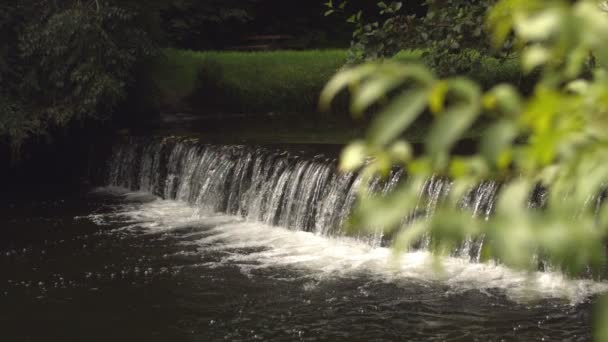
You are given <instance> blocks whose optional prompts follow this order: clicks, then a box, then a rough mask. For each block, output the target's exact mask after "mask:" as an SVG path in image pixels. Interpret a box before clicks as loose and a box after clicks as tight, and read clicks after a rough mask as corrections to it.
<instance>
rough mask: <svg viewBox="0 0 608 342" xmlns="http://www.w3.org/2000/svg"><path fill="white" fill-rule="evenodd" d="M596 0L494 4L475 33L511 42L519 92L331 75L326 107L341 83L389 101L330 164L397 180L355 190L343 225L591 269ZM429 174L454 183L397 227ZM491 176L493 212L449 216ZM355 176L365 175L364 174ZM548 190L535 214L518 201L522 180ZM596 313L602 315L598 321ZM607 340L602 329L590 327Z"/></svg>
mask: <svg viewBox="0 0 608 342" xmlns="http://www.w3.org/2000/svg"><path fill="white" fill-rule="evenodd" d="M606 10H608V5H607V4H606V2H602V3H600V5H599V6H598V2H597V1H587V0H581V1H576V2H571V1H559V0H556V1H548V0H547V1H543V0H525V1H524V0H499V1H498V2H497V3H496V5H494V6H493V7H492V8H491V9H490V11H489V12H488V15H487V16H486V17H485V21H486V25H487V26H486V27H487V28H488V33H489V38H490V39H491V42H492V44H493V46H494V47H496V48H501V47H502V46H503V45H504V44H505V42H506V41H507V40H508V39H513V43H514V45H513V46H514V48H515V49H516V52H517V53H518V54H519V56H520V58H521V68H522V70H523V71H524V72H526V73H530V72H533V71H536V72H538V73H539V75H540V76H539V78H538V80H537V82H536V84H535V85H534V87H533V91H532V92H531V93H530V94H526V95H524V94H521V93H520V92H519V91H518V89H517V88H515V87H514V86H512V85H510V84H498V85H495V86H494V87H493V88H492V89H490V90H488V91H486V92H483V91H482V90H481V88H480V86H479V85H477V84H476V83H475V82H473V81H471V80H469V79H466V78H464V77H458V76H457V77H451V78H447V79H440V78H437V77H436V76H435V75H434V74H433V73H432V72H431V71H430V70H429V69H428V68H426V67H424V66H421V65H413V64H399V63H395V62H390V61H384V62H374V63H368V64H363V65H360V66H357V67H354V68H351V69H347V70H344V71H342V72H340V73H339V74H338V75H336V76H335V77H334V79H333V80H332V81H330V83H329V84H328V85H327V87H326V89H325V90H324V93H323V94H322V103H323V104H324V105H325V106H327V105H328V104H329V102H330V100H331V98H333V97H334V96H335V95H336V94H337V93H338V92H339V91H340V90H341V89H343V88H344V87H346V86H348V87H349V89H352V90H353V97H352V105H353V108H354V112H355V114H361V113H362V112H363V111H364V110H365V109H366V108H368V107H369V106H370V105H372V104H374V103H376V102H378V101H380V100H381V99H383V98H384V97H386V96H389V98H390V100H389V103H388V104H387V105H386V106H385V107H384V109H383V110H381V112H380V113H379V114H378V116H377V117H375V119H374V121H373V123H372V124H371V127H370V128H369V131H368V134H367V137H366V140H362V141H356V142H354V143H352V144H350V145H349V146H348V147H347V148H345V150H344V151H343V154H342V157H341V164H340V166H341V168H342V169H343V170H359V171H360V172H362V174H363V175H365V176H366V179H367V180H368V181H369V180H371V179H372V178H373V177H376V176H380V177H382V176H384V175H386V174H387V173H388V172H389V171H390V168H391V167H392V166H393V165H401V166H402V167H403V168H405V169H406V170H407V171H408V173H409V175H410V180H409V181H408V182H406V183H403V184H401V185H400V186H399V187H398V188H397V189H396V190H395V192H394V193H392V194H390V195H388V196H385V197H383V196H379V195H374V194H369V193H368V191H367V188H366V187H365V186H363V187H362V188H361V190H360V196H359V199H358V203H357V205H356V208H355V211H354V215H353V217H352V219H351V224H352V226H353V227H355V228H357V229H362V230H366V229H376V228H377V227H381V228H382V229H384V230H385V231H386V232H390V233H392V234H394V235H395V236H396V238H395V240H394V241H395V245H396V247H397V248H398V249H408V248H410V247H411V246H412V245H413V244H415V243H416V241H418V240H419V239H421V238H422V237H424V236H429V237H431V239H432V243H431V248H432V250H433V252H434V253H436V254H439V255H441V254H447V253H449V252H450V251H451V250H453V249H454V247H456V246H458V245H460V244H462V243H464V242H465V240H466V239H469V238H473V239H475V238H482V237H485V243H484V245H483V250H482V255H484V258H485V259H486V260H487V259H489V258H493V259H495V260H498V261H500V262H502V263H504V264H506V265H508V266H511V267H515V268H519V269H527V270H535V269H536V268H537V267H538V266H537V263H536V261H535V260H537V258H536V256H541V257H542V258H543V259H545V260H546V261H547V262H549V263H550V264H551V265H553V266H554V267H559V268H561V269H562V270H564V271H565V272H566V273H568V274H570V275H573V276H577V275H581V274H586V273H589V272H591V274H594V275H595V276H597V277H602V276H603V271H604V267H605V265H606V253H605V242H606V237H607V234H608V212H607V211H606V210H605V209H604V210H598V207H599V208H601V207H602V204H603V198H604V195H603V194H602V189H603V188H604V187H605V184H606V182H607V181H608V163H607V161H608V135H607V134H606V128H607V126H606V125H607V123H608V111H607V110H606V108H608V73H607V70H606V67H607V66H608V46H606V44H605V40H606V39H607V38H608V14H607V13H606ZM428 113H432V115H433V124H432V126H431V127H430V130H429V132H428V135H427V137H426V141H425V149H424V152H423V153H422V154H420V155H418V156H414V155H413V153H412V152H411V151H412V148H411V146H410V144H409V143H408V142H407V141H406V140H405V139H404V138H403V137H402V133H403V132H404V130H405V129H406V128H407V127H408V126H409V125H410V124H411V123H412V122H413V121H414V120H415V119H416V118H418V117H419V116H422V115H429V114H428ZM482 118H484V120H486V121H489V122H490V123H489V124H488V125H487V126H486V128H485V130H484V132H483V134H482V136H481V137H480V138H479V142H478V147H477V149H475V150H474V151H473V152H474V153H473V154H472V155H457V154H455V153H454V152H453V147H454V145H455V144H456V142H457V141H458V139H459V138H460V137H461V136H462V135H463V134H464V133H465V132H466V131H467V130H468V129H469V128H470V127H471V126H472V125H473V124H474V123H475V122H476V121H479V120H480V119H482ZM431 175H441V176H444V177H449V178H452V179H456V180H457V182H455V183H454V189H453V190H452V192H451V193H450V194H449V195H448V196H447V198H445V199H444V200H443V202H442V203H440V204H439V208H438V211H437V212H436V214H435V215H434V216H433V218H431V219H430V220H419V221H416V222H414V223H413V224H412V225H410V226H408V227H404V226H403V222H404V217H405V216H406V215H407V214H408V210H409V208H412V207H414V206H413V203H414V201H415V199H416V197H417V195H418V191H419V187H420V185H421V183H422V182H423V181H424V179H426V178H427V177H429V176H431ZM487 179H498V180H501V181H502V182H503V185H502V189H501V191H500V194H499V195H498V201H497V205H496V208H495V210H494V213H493V215H491V217H490V218H489V219H488V220H478V219H474V218H472V217H471V215H470V214H468V213H466V212H462V211H460V210H456V208H457V203H458V201H459V200H460V199H461V198H462V196H463V194H464V193H466V192H467V191H469V189H470V188H471V187H472V186H474V185H475V184H478V183H479V182H481V181H483V180H487ZM364 183H365V182H364ZM538 185H540V186H542V187H545V188H547V189H548V199H547V201H546V203H544V205H543V206H542V208H530V207H528V206H527V202H528V198H529V196H530V195H531V189H533V188H534V186H538ZM604 318H605V317H604ZM596 333H597V337H598V339H600V340H605V339H606V338H607V337H608V330H607V328H606V325H605V324H601V325H598V330H597V331H596Z"/></svg>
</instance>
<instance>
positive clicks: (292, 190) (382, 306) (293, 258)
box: [0, 138, 608, 341]
mask: <svg viewBox="0 0 608 342" xmlns="http://www.w3.org/2000/svg"><path fill="white" fill-rule="evenodd" d="M101 171H102V172H101V174H103V175H104V183H105V186H104V187H101V188H97V189H95V190H93V191H91V192H86V193H80V194H69V195H55V196H52V197H51V198H45V199H38V200H35V199H33V198H32V197H27V199H26V200H19V199H15V198H12V197H9V198H7V199H4V200H3V206H2V209H1V210H0V213H2V215H0V225H1V227H4V228H3V229H4V231H5V236H6V238H5V239H3V240H1V241H0V265H1V266H2V268H3V270H5V271H4V274H5V280H0V330H1V331H2V332H3V333H2V335H4V336H7V337H8V338H9V339H8V340H10V341H37V340H45V341H48V340H51V341H83V340H85V341H107V340H114V341H138V340H146V341H167V340H171V341H214V340H241V341H250V340H286V341H287V340H307V341H313V340H348V341H352V340H406V341H531V340H539V341H540V340H545V341H548V340H559V341H587V340H590V338H591V318H590V317H591V313H592V304H593V302H594V298H595V296H596V295H597V294H600V293H603V292H604V291H606V290H607V289H608V286H607V285H606V284H605V283H601V282H596V281H593V280H589V279H577V280H573V279H567V278H566V277H564V276H563V275H561V274H560V273H558V272H540V271H539V272H534V273H532V274H526V273H522V272H516V271H513V270H510V269H508V268H506V267H504V266H501V265H499V264H496V263H479V262H478V255H479V252H478V251H479V248H480V244H481V243H482V242H481V241H469V242H468V243H467V244H465V245H464V246H462V247H461V248H460V249H459V250H458V251H455V252H454V254H453V257H450V258H447V259H445V260H443V267H442V269H441V270H438V269H437V268H436V267H435V266H434V264H433V258H432V257H431V256H430V255H429V253H428V252H427V251H426V250H425V249H424V246H422V245H421V248H420V249H419V250H417V251H412V252H409V253H405V254H401V255H395V254H394V253H393V251H392V250H391V249H390V248H387V247H386V246H385V245H386V241H387V239H386V237H383V236H382V234H381V233H378V234H376V235H374V236H365V237H348V236H345V234H343V232H342V231H341V228H340V227H341V222H342V221H343V220H344V219H345V217H346V216H347V214H348V212H349V210H350V208H351V205H352V202H353V201H354V191H355V187H356V185H357V182H358V181H359V178H358V176H357V175H356V174H340V173H338V172H337V171H336V169H335V159H334V158H333V157H331V156H328V155H327V154H320V153H317V152H311V151H306V150H303V151H300V150H299V149H293V148H279V147H271V146H265V147H261V146H257V147H256V146H222V145H205V144H202V143H200V142H198V141H196V140H187V139H181V138H165V139H150V138H128V139H127V140H125V141H121V142H119V143H117V144H116V145H115V146H114V148H113V152H112V154H111V158H110V160H108V161H107V163H104V165H103V166H102V169H101ZM403 177H405V176H404V175H403V174H402V173H401V172H399V171H397V170H396V171H395V172H393V174H392V175H391V178H390V179H389V180H388V181H385V182H380V181H378V182H376V183H375V185H374V186H375V191H390V189H391V188H392V187H394V186H395V184H396V183H397V182H398V181H399V180H400V179H402V178H403ZM450 187H451V184H450V182H449V181H446V180H443V179H440V178H432V179H429V180H428V182H427V184H425V186H424V187H423V188H422V189H421V197H420V201H419V203H418V207H417V208H413V209H414V210H417V211H419V212H420V213H422V214H424V215H432V211H433V208H434V206H435V205H436V203H437V201H438V200H439V199H440V197H441V196H443V194H445V192H446V191H449V190H450ZM497 188H498V186H497V184H494V183H492V182H488V183H484V184H481V185H480V186H478V187H476V188H475V189H471V192H470V193H469V194H468V195H467V197H466V198H464V199H463V201H462V207H463V210H469V211H471V214H472V215H476V216H480V217H482V218H483V217H484V216H485V215H489V214H490V213H491V210H492V205H493V200H494V196H495V194H496V192H497V190H498V189H497Z"/></svg>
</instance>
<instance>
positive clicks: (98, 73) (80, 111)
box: [0, 1, 155, 146]
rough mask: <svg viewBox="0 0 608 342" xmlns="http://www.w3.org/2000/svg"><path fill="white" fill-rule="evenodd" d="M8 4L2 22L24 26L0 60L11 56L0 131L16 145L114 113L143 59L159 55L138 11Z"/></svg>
mask: <svg viewBox="0 0 608 342" xmlns="http://www.w3.org/2000/svg"><path fill="white" fill-rule="evenodd" d="M10 10H11V12H6V13H5V15H6V16H5V17H4V16H3V17H2V19H1V21H0V26H2V25H3V24H4V23H12V24H17V23H23V24H22V26H18V25H17V26H14V27H12V32H11V33H10V34H9V35H8V36H7V37H6V40H5V41H4V42H3V44H2V48H3V49H4V51H2V52H3V53H2V57H3V59H0V60H7V59H9V61H8V62H7V63H6V64H5V66H4V70H6V71H5V72H3V68H2V63H0V77H2V78H3V81H4V79H7V80H8V82H6V83H4V82H3V84H6V87H2V88H3V89H2V92H3V94H0V95H1V96H2V101H1V102H2V103H3V105H2V106H1V107H0V136H7V137H8V138H9V140H10V141H11V144H13V145H14V146H18V145H19V144H20V143H21V142H22V141H23V140H25V139H27V138H28V137H31V136H36V135H41V134H45V133H47V132H48V131H49V130H52V129H53V127H65V126H67V125H68V124H69V123H71V122H74V121H83V120H87V119H106V118H108V117H109V116H110V115H111V114H112V111H113V110H114V109H115V107H116V106H117V104H118V103H119V102H120V101H122V100H124V99H125V97H126V94H127V89H128V87H129V85H130V84H131V83H132V82H133V77H134V69H135V68H136V66H137V63H138V62H139V61H140V59H141V58H142V57H146V56H152V55H154V53H155V47H154V44H152V42H151V41H150V39H148V35H147V34H146V33H145V32H144V30H142V29H141V28H140V26H139V23H137V20H138V17H137V16H136V14H135V13H134V12H132V11H130V10H128V9H125V8H122V7H115V6H112V5H111V4H108V3H105V2H104V3H101V2H98V1H84V2H81V1H65V2H63V3H62V4H61V5H57V4H51V3H47V2H45V1H40V2H37V1H24V2H22V3H20V4H19V5H14V6H12V7H10ZM23 18H27V19H28V20H27V21H24V20H23ZM7 25H8V24H7ZM9 72H10V73H9ZM4 75H7V76H4Z"/></svg>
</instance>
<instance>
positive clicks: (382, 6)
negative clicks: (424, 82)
mask: <svg viewBox="0 0 608 342" xmlns="http://www.w3.org/2000/svg"><path fill="white" fill-rule="evenodd" d="M494 3H496V0H473V1H471V0H447V1H437V0H426V1H424V4H425V6H426V7H427V8H428V10H427V11H426V14H425V15H415V14H408V13H404V6H403V2H401V1H391V2H389V3H385V2H382V1H381V2H378V9H379V12H380V16H381V20H378V21H371V22H368V21H366V19H365V18H364V13H362V12H361V11H359V12H357V13H356V14H353V15H351V16H350V17H349V18H348V19H347V20H348V21H349V22H352V23H353V24H354V25H355V29H354V32H353V41H352V45H351V56H350V57H351V60H352V61H354V62H357V61H361V60H374V59H378V58H385V57H390V56H393V55H394V54H395V53H397V52H398V51H401V50H404V49H423V50H425V53H424V57H426V59H427V63H428V64H429V65H431V66H432V67H433V68H434V70H435V71H436V72H438V73H439V74H440V75H452V74H456V73H470V72H471V71H473V70H476V69H477V68H478V67H479V66H480V65H481V63H482V61H483V58H486V57H488V56H492V57H494V58H498V59H500V60H505V59H507V58H509V57H511V56H510V55H511V54H510V52H511V45H512V42H511V41H510V40H509V39H505V40H504V41H503V42H501V46H500V49H492V44H491V41H490V39H489V38H488V34H487V32H486V30H485V29H484V27H485V25H484V18H485V14H486V12H487V10H488V8H490V7H491V6H492V5H493V4H494ZM346 4H347V1H341V2H340V3H339V4H334V3H333V2H331V1H330V2H328V3H327V4H326V5H327V6H328V7H329V8H330V10H329V11H328V12H329V13H330V14H331V13H334V12H336V11H341V12H345V8H348V7H347V5H346ZM495 47H496V46H495Z"/></svg>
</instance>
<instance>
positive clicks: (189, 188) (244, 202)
mask: <svg viewBox="0 0 608 342" xmlns="http://www.w3.org/2000/svg"><path fill="white" fill-rule="evenodd" d="M335 165H336V160H335V159H333V158H329V157H326V156H325V155H323V154H316V155H315V154H311V153H306V152H304V151H297V150H295V151H294V150H292V151H286V150H281V149H273V148H269V147H251V146H225V145H205V144H201V143H199V142H197V141H196V140H192V139H190V140H187V139H180V138H168V139H156V140H150V139H145V138H139V139H136V138H131V139H129V140H128V141H125V142H123V143H119V144H117V145H116V146H115V147H114V151H113V154H112V158H111V160H110V163H109V166H108V172H107V174H108V175H109V176H108V179H107V181H106V182H107V184H109V185H112V186H119V187H124V188H127V189H131V190H137V191H144V192H149V193H153V194H156V195H158V196H160V197H161V198H163V199H169V200H177V201H182V202H185V203H188V204H189V205H191V206H193V207H196V208H199V209H200V210H201V211H202V212H205V213H207V214H214V213H224V214H229V215H235V216H239V217H243V218H245V219H246V220H247V221H252V222H259V223H264V224H266V225H272V226H280V227H284V228H288V229H291V230H301V231H306V232H313V233H315V234H319V235H322V236H340V235H342V232H341V231H340V229H341V227H342V226H343V222H344V220H345V219H346V218H347V216H348V213H349V211H350V210H351V208H352V206H353V202H354V200H355V193H356V190H357V186H358V185H359V183H360V182H361V178H360V175H358V174H354V173H340V172H338V171H337V170H336V167H335ZM402 178H405V177H404V176H403V172H402V171H400V170H394V171H393V172H392V173H391V175H390V176H389V178H388V180H386V181H382V182H381V181H379V180H377V181H375V182H372V184H371V188H372V191H375V192H385V193H386V192H389V191H390V190H391V189H392V188H393V187H394V186H395V185H396V184H397V182H399V181H400V180H401V179H402ZM450 188H451V183H450V181H448V180H445V179H442V178H438V177H433V178H430V179H429V180H428V181H427V182H426V184H425V185H424V186H423V188H422V189H421V190H420V192H421V193H420V200H419V203H418V205H417V207H415V208H412V212H413V213H416V215H417V216H419V215H426V216H430V215H432V214H433V211H434V208H435V206H436V204H437V202H438V201H439V200H440V199H441V197H442V196H444V195H446V194H447V192H449V191H450ZM497 188H498V186H497V184H496V183H494V182H487V183H483V184H481V185H480V186H478V187H476V188H474V189H471V191H470V192H469V193H468V195H467V196H466V197H465V198H463V199H462V207H463V210H470V211H471V214H472V215H476V216H482V217H483V216H487V215H489V214H490V212H491V210H492V206H493V203H494V195H495V194H496V191H497ZM361 238H362V239H363V238H364V239H366V240H367V243H369V244H370V245H371V246H379V245H381V244H382V243H383V242H386V239H383V236H382V233H381V232H378V233H377V234H376V235H375V236H372V237H369V236H368V237H361ZM480 247H481V241H476V242H473V241H469V242H468V243H466V244H465V245H464V246H462V247H461V249H460V250H459V251H457V254H459V255H462V256H466V255H468V256H470V257H471V258H473V259H474V260H477V259H478V258H479V252H480Z"/></svg>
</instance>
